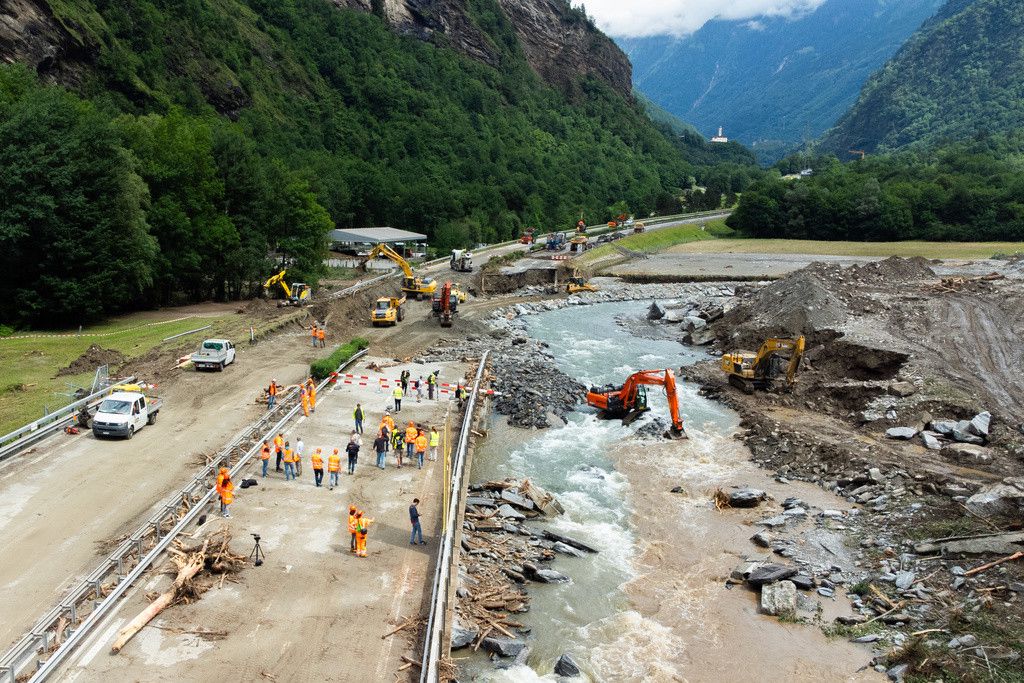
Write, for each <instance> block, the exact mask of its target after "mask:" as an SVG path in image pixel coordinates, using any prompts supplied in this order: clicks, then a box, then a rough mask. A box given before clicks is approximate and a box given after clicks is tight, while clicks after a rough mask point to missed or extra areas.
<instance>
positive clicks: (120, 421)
mask: <svg viewBox="0 0 1024 683" xmlns="http://www.w3.org/2000/svg"><path fill="white" fill-rule="evenodd" d="M162 405H163V401H161V400H160V399H159V398H157V397H156V396H147V395H146V394H145V393H143V391H142V387H139V386H137V385H125V386H121V387H114V391H113V393H111V394H110V396H107V397H106V398H105V399H103V401H102V402H101V403H100V405H99V408H97V409H96V414H95V415H94V416H93V418H92V433H93V435H94V436H96V437H102V436H122V437H124V438H126V439H130V438H132V437H133V436H135V432H137V431H139V430H140V429H142V428H143V427H145V426H146V425H151V424H153V423H155V422H156V416H157V413H159V412H160V408H161V406H162Z"/></svg>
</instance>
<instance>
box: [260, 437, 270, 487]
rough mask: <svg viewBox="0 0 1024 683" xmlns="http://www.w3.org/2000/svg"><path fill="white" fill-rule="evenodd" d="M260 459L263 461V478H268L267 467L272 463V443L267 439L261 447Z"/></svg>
mask: <svg viewBox="0 0 1024 683" xmlns="http://www.w3.org/2000/svg"><path fill="white" fill-rule="evenodd" d="M260 461H262V462H263V478H264V479H266V478H267V467H268V466H269V465H270V444H269V443H267V442H266V441H264V442H263V446H262V447H261V448H260Z"/></svg>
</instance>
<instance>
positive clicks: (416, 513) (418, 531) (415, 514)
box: [409, 498, 426, 545]
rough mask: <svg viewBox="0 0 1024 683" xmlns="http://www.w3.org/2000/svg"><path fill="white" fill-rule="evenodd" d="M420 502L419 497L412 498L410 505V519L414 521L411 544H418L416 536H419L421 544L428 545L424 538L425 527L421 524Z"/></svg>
mask: <svg viewBox="0 0 1024 683" xmlns="http://www.w3.org/2000/svg"><path fill="white" fill-rule="evenodd" d="M419 504H420V499H419V498H413V499H412V505H410V506H409V521H410V522H411V523H412V535H411V536H410V537H409V545H416V537H417V536H419V539H420V545H426V542H425V541H424V540H423V527H422V526H420V510H419V508H418V507H416V506H417V505H419Z"/></svg>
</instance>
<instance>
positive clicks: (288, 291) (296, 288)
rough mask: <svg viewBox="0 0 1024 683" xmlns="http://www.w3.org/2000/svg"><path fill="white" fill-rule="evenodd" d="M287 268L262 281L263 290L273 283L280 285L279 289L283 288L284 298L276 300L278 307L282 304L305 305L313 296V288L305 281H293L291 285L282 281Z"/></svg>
mask: <svg viewBox="0 0 1024 683" xmlns="http://www.w3.org/2000/svg"><path fill="white" fill-rule="evenodd" d="M287 272H288V271H287V270H282V271H281V272H280V273H278V274H277V275H273V276H271V277H270V278H268V279H267V281H266V282H264V283H263V289H264V291H266V290H269V289H270V288H271V287H273V286H274V285H281V289H282V290H284V299H283V300H280V301H278V302H277V306H278V308H280V307H282V306H305V305H306V304H308V303H310V300H311V299H312V298H313V289H312V288H311V287H310V286H309V285H307V284H306V283H305V282H293V283H292V284H291V286H289V285H288V283H287V282H285V281H284V276H285V274H286V273H287Z"/></svg>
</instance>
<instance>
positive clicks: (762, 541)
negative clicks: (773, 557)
mask: <svg viewBox="0 0 1024 683" xmlns="http://www.w3.org/2000/svg"><path fill="white" fill-rule="evenodd" d="M750 541H751V543H753V544H754V545H758V546H761V547H762V548H770V547H771V545H772V536H771V534H769V533H768V532H767V531H758V532H757V533H756V534H754V535H753V536H751V537H750Z"/></svg>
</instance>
